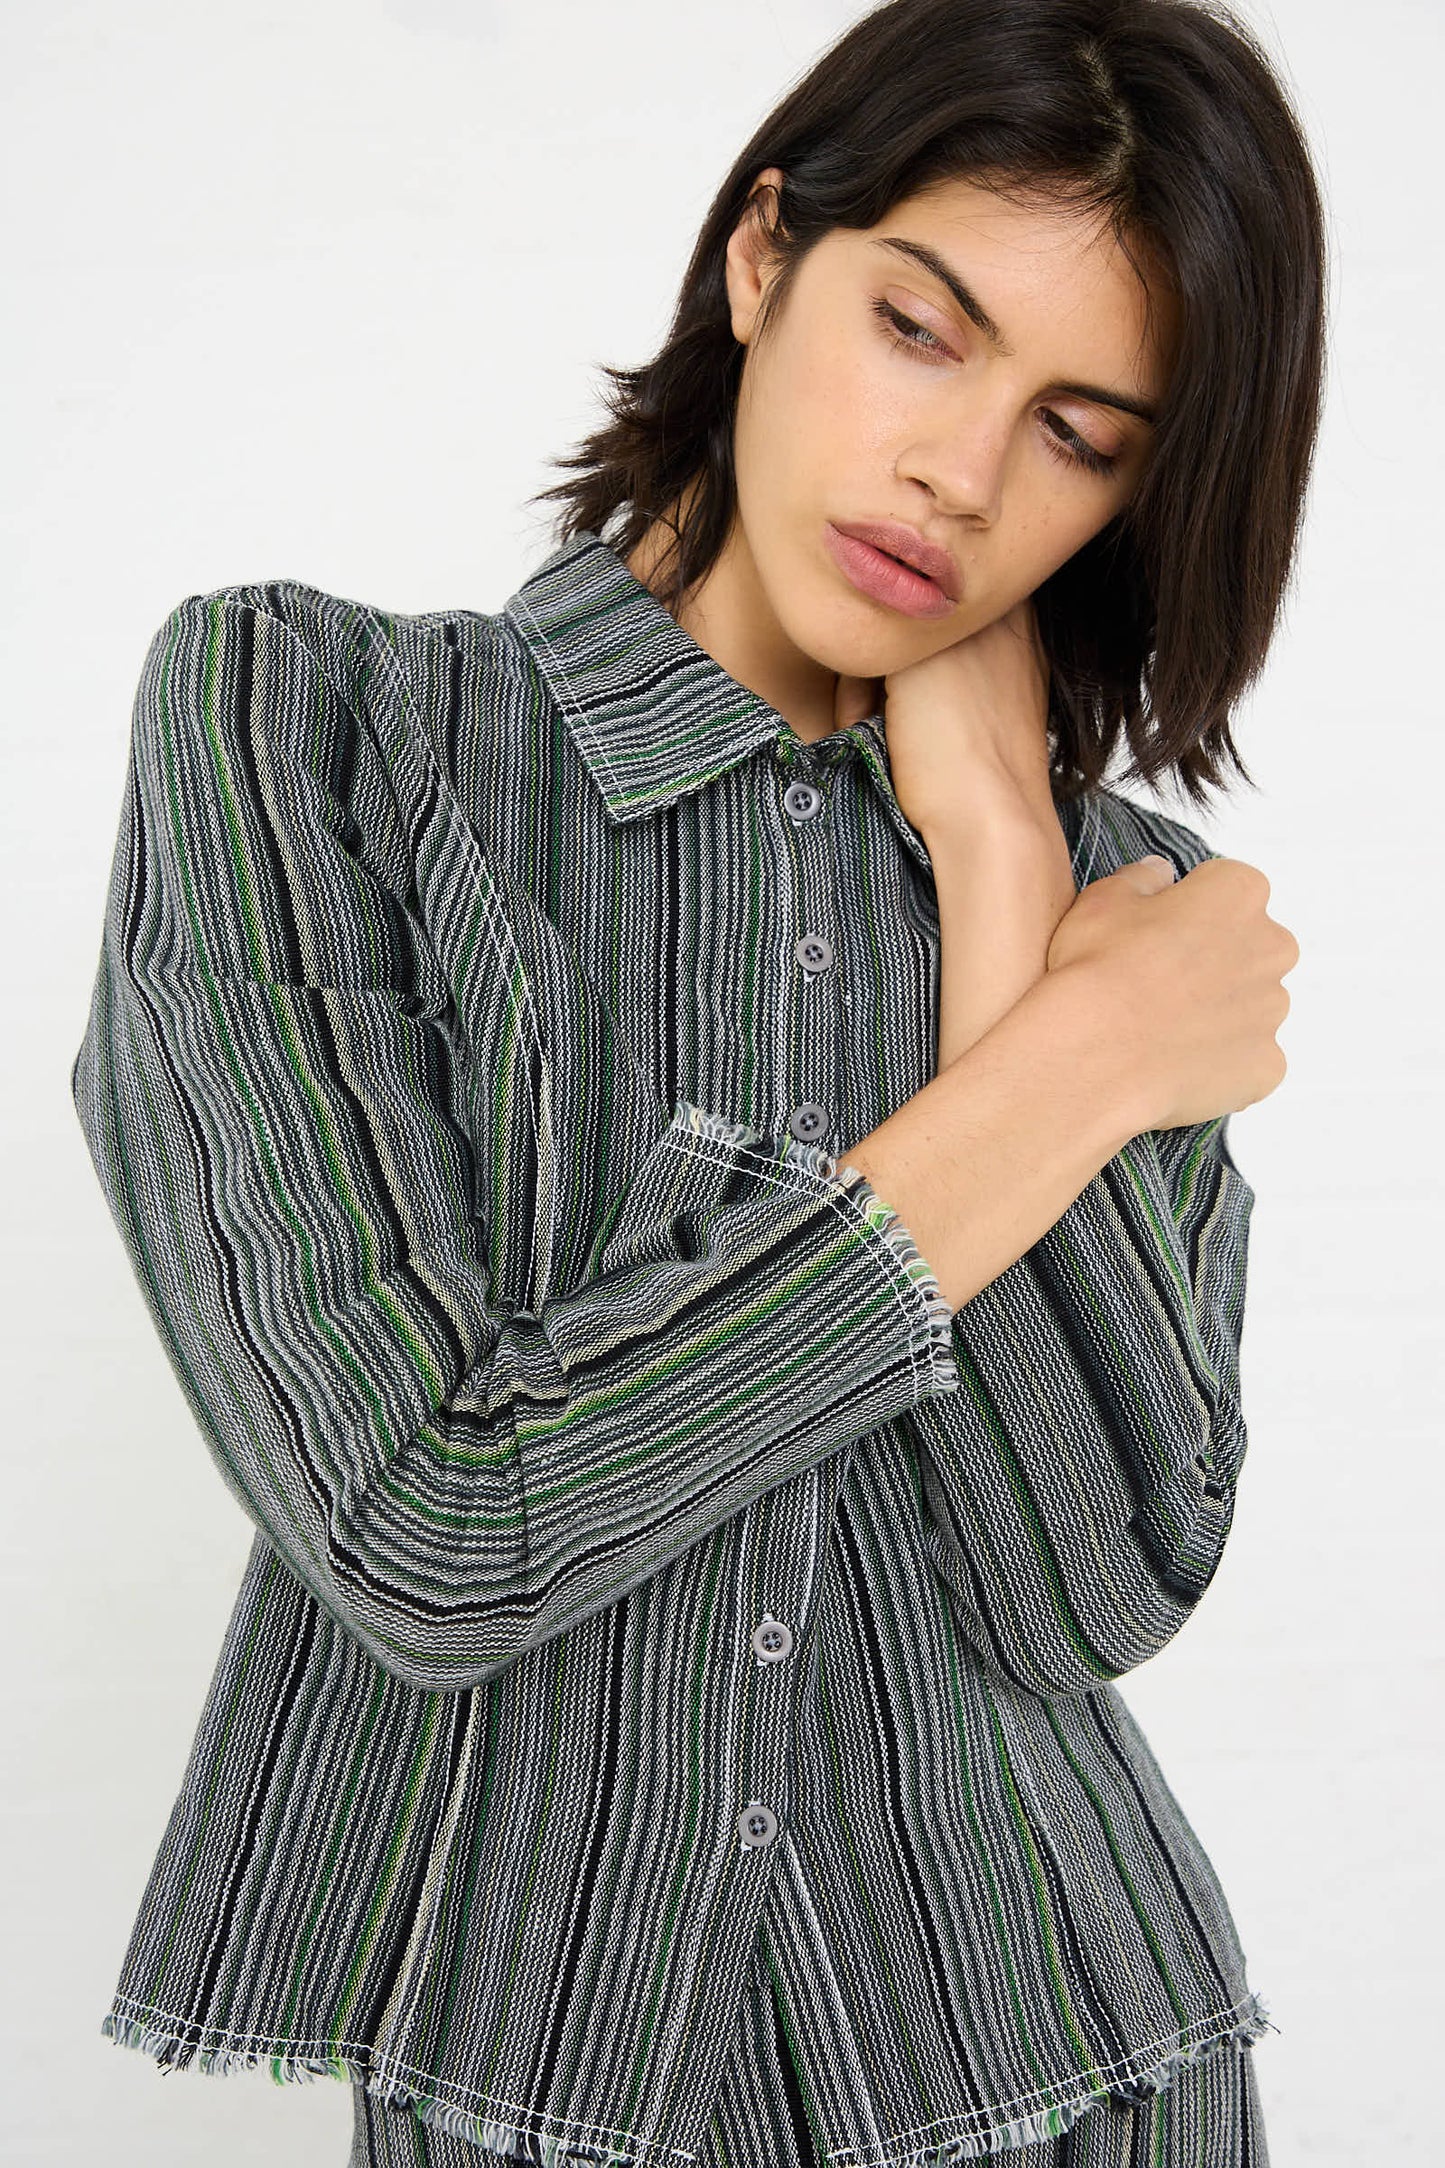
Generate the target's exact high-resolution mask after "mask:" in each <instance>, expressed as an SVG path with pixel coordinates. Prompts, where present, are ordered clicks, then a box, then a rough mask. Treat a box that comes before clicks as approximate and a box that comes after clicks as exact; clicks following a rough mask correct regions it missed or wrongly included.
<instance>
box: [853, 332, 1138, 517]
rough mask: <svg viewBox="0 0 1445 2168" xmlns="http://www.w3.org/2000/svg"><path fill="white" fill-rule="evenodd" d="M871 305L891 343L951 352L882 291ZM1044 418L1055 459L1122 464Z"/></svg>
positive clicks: (1059, 421) (1107, 468)
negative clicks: (885, 296) (886, 298)
mask: <svg viewBox="0 0 1445 2168" xmlns="http://www.w3.org/2000/svg"><path fill="white" fill-rule="evenodd" d="M868 305H869V307H870V308H871V310H872V311H873V314H874V315H875V316H876V317H877V318H878V320H879V322H880V323H881V324H882V325H883V327H884V329H885V330H886V332H887V333H888V339H889V343H890V345H893V346H896V347H899V348H901V349H902V351H903V352H904V353H906V354H948V353H951V351H952V349H951V348H950V347H947V346H945V345H944V343H943V341H942V339H940V338H939V336H938V334H937V332H934V331H930V330H929V329H928V326H927V325H926V324H918V323H915V322H914V320H913V318H912V317H911V316H905V315H904V314H903V311H902V310H901V309H895V308H894V306H893V304H892V302H891V301H888V300H885V298H884V296H883V295H882V294H875V295H874V296H873V297H872V298H871V300H870V301H869V304H868ZM1041 419H1042V422H1043V428H1044V442H1045V444H1046V445H1047V446H1048V449H1049V451H1050V452H1051V453H1052V454H1053V456H1054V458H1055V459H1061V460H1063V461H1065V463H1066V464H1068V465H1070V466H1075V467H1084V468H1086V469H1087V470H1088V471H1089V473H1091V474H1110V473H1112V472H1113V470H1114V468H1115V467H1117V466H1118V464H1119V455H1118V453H1117V452H1101V451H1100V450H1099V449H1098V447H1097V445H1093V444H1090V443H1089V441H1088V439H1087V438H1086V437H1081V436H1080V435H1079V432H1078V430H1077V429H1071V428H1070V427H1069V424H1068V423H1067V422H1066V421H1065V420H1064V418H1063V416H1062V415H1061V414H1055V413H1053V412H1052V411H1051V410H1050V409H1049V408H1048V407H1045V408H1044V409H1043V412H1042V415H1041Z"/></svg>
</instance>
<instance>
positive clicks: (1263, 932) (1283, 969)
mask: <svg viewBox="0 0 1445 2168" xmlns="http://www.w3.org/2000/svg"><path fill="white" fill-rule="evenodd" d="M1268 900H1269V881H1268V879H1267V877H1266V876H1265V875H1264V874H1263V873H1261V872H1260V870H1259V868H1258V867H1257V866H1251V865H1248V864H1246V862H1245V861H1244V860H1243V859H1239V858H1207V859H1205V860H1204V861H1203V863H1202V864H1200V865H1197V866H1194V867H1192V868H1191V869H1190V871H1189V872H1188V873H1186V874H1185V875H1184V876H1183V878H1182V879H1180V880H1176V879H1175V878H1174V869H1173V867H1172V866H1171V865H1170V864H1169V861H1168V860H1167V859H1165V858H1162V857H1159V856H1157V855H1155V854H1154V853H1152V852H1151V854H1150V855H1149V856H1148V857H1147V858H1142V859H1139V860H1137V861H1135V863H1133V864H1132V865H1127V866H1121V867H1120V868H1119V870H1118V872H1117V873H1111V874H1108V875H1106V876H1105V877H1104V878H1103V879H1102V880H1098V881H1091V882H1089V883H1088V884H1087V885H1086V886H1085V887H1084V888H1083V889H1081V890H1080V892H1079V894H1078V896H1077V897H1076V898H1075V900H1074V902H1073V903H1072V904H1071V905H1070V907H1069V909H1068V910H1067V911H1066V912H1065V913H1064V916H1063V917H1062V918H1061V919H1060V921H1059V923H1058V925H1057V927H1056V928H1055V930H1054V935H1053V939H1052V940H1051V942H1050V943H1049V950H1048V968H1049V970H1050V971H1054V970H1065V969H1069V968H1073V967H1075V966H1083V967H1085V968H1086V969H1087V970H1089V971H1090V972H1091V973H1093V974H1094V976H1095V981H1096V984H1097V986H1098V988H1099V989H1100V990H1101V993H1102V998H1103V999H1104V1000H1105V1001H1106V1002H1107V1003H1108V1004H1109V1006H1110V1008H1111V1011H1112V1013H1113V1017H1114V1022H1115V1027H1116V1029H1117V1031H1118V1034H1119V1043H1120V1050H1121V1054H1122V1056H1123V1058H1124V1059H1125V1061H1126V1062H1127V1064H1128V1066H1129V1076H1130V1090H1131V1094H1132V1095H1133V1096H1134V1098H1135V1102H1136V1105H1137V1106H1138V1108H1139V1109H1140V1110H1141V1111H1142V1113H1143V1115H1144V1119H1143V1120H1142V1121H1141V1122H1140V1123H1139V1128H1140V1129H1141V1130H1142V1129H1144V1128H1151V1129H1172V1128H1175V1127H1178V1126H1180V1125H1181V1124H1184V1123H1192V1122H1204V1121H1212V1120H1213V1119H1214V1118H1215V1116H1216V1115H1220V1114H1227V1113H1233V1112H1236V1111H1237V1110H1238V1109H1239V1108H1241V1107H1247V1106H1250V1105H1252V1104H1253V1103H1254V1102H1255V1101H1256V1100H1259V1099H1263V1098H1266V1097H1267V1096H1268V1094H1269V1093H1270V1092H1272V1091H1274V1090H1275V1089H1276V1088H1277V1087H1278V1085H1279V1084H1280V1083H1282V1081H1283V1079H1284V1075H1285V1070H1286V1068H1287V1066H1288V1065H1287V1063H1286V1061H1285V1057H1284V1055H1283V1053H1282V1052H1281V1051H1280V1048H1279V1046H1278V1044H1277V1043H1276V1040H1275V1033H1276V1032H1277V1031H1278V1030H1279V1028H1280V1026H1281V1024H1282V1023H1283V1022H1284V1020H1285V1017H1286V1016H1287V1015H1288V1013H1289V1006H1290V997H1289V995H1288V993H1287V992H1286V991H1285V989H1284V986H1283V985H1282V983H1281V982H1282V980H1283V979H1284V977H1285V974H1286V973H1287V972H1289V971H1292V970H1293V969H1294V967H1295V965H1296V963H1298V961H1299V953H1300V951H1299V943H1298V942H1297V941H1296V940H1295V937H1294V935H1293V934H1292V933H1291V932H1290V931H1289V928H1288V927H1287V926H1282V925H1281V924H1280V923H1279V921H1278V920H1277V919H1273V918H1271V917H1270V916H1269V913H1268V912H1267V911H1266V909H1265V905H1266V903H1267V902H1268Z"/></svg>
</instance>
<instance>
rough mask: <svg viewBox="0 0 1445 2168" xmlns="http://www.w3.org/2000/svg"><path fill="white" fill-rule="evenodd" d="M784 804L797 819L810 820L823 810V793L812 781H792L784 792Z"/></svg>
mask: <svg viewBox="0 0 1445 2168" xmlns="http://www.w3.org/2000/svg"><path fill="white" fill-rule="evenodd" d="M783 804H784V805H785V806H786V807H787V809H788V811H789V813H790V814H791V815H792V817H793V819H794V820H795V821H810V820H811V819H812V818H813V815H814V814H815V813H817V812H820V811H821V810H822V805H823V793H822V792H821V791H820V790H815V789H814V788H813V785H812V784H811V783H804V782H801V781H800V782H795V783H790V784H789V785H788V787H787V789H786V790H785V791H784V792H783Z"/></svg>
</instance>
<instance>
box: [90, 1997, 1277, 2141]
mask: <svg viewBox="0 0 1445 2168" xmlns="http://www.w3.org/2000/svg"><path fill="white" fill-rule="evenodd" d="M1231 2015H1232V2016H1233V2020H1234V2022H1233V2023H1232V2024H1230V2025H1229V2026H1228V2027H1227V2028H1226V2030H1224V2031H1223V2032H1216V2033H1209V2034H1207V2035H1206V2036H1205V2037H1204V2038H1203V2039H1202V2040H1196V2041H1193V2042H1188V2043H1181V2045H1180V2046H1179V2047H1177V2048H1175V2049H1174V2050H1173V2052H1172V2053H1171V2054H1169V2055H1165V2056H1162V2057H1160V2058H1159V2059H1158V2060H1157V2061H1155V2062H1151V2063H1146V2064H1144V2065H1143V2066H1142V2067H1141V2068H1139V2069H1137V2070H1130V2069H1129V2068H1128V2067H1127V2065H1126V2066H1121V2067H1120V2068H1119V2070H1118V2071H1117V2072H1116V2073H1112V2074H1110V2075H1109V2076H1108V2078H1107V2081H1106V2082H1104V2083H1102V2084H1101V2085H1100V2086H1099V2087H1098V2088H1097V2089H1096V2090H1095V2091H1092V2092H1088V2093H1083V2094H1080V2095H1079V2096H1078V2097H1076V2098H1075V2099H1073V2100H1064V2101H1059V2102H1056V2103H1055V2105H1054V2106H1052V2107H1039V2108H1035V2109H1034V2110H1033V2111H1032V2112H1031V2113H1029V2114H1027V2115H1021V2116H1015V2117H1013V2118H1011V2119H1010V2120H1008V2121H1006V2122H1002V2123H996V2124H994V2125H993V2126H992V2127H991V2128H990V2129H988V2130H986V2131H977V2132H972V2133H965V2134H962V2135H960V2136H957V2137H953V2138H946V2139H943V2140H941V2141H940V2142H938V2143H936V2144H933V2145H924V2146H915V2147H913V2148H912V2149H911V2150H909V2151H907V2152H903V2153H887V2154H884V2153H883V2152H882V2151H881V2149H880V2151H879V2153H877V2154H875V2155H871V2156H868V2157H865V2156H864V2155H863V2154H861V2153H860V2152H859V2150H858V2148H856V2147H851V2148H849V2147H845V2148H844V2149H842V2150H841V2151H836V2152H830V2153H829V2154H828V2156H827V2158H828V2168H946V2164H947V2163H949V2162H951V2161H959V2160H978V2159H982V2158H984V2157H985V2156H987V2155H990V2154H993V2153H1002V2152H1006V2151H1009V2150H1011V2149H1012V2148H1014V2147H1017V2146H1026V2145H1039V2144H1043V2143H1046V2142H1047V2141H1048V2140H1049V2139H1051V2138H1062V2137H1064V2136H1065V2135H1066V2134H1067V2132H1069V2131H1071V2130H1072V2129H1073V2127H1074V2125H1075V2124H1076V2123H1077V2122H1079V2121H1080V2119H1081V2118H1082V2117H1083V2116H1085V2115H1088V2114H1090V2113H1091V2112H1092V2111H1093V2110H1095V2109H1097V2108H1101V2107H1103V2106H1105V2105H1106V2103H1108V2102H1109V2101H1118V2102H1122V2103H1126V2104H1131V2105H1142V2104H1143V2103H1145V2102H1147V2101H1149V2100H1151V2099H1153V2098H1154V2097H1155V2096H1156V2095H1158V2094H1160V2093H1163V2092H1166V2091H1167V2090H1168V2088H1169V2086H1170V2085H1171V2084H1172V2083H1173V2080H1174V2077H1175V2075H1176V2073H1177V2072H1178V2071H1180V2070H1183V2069H1186V2068H1187V2067H1188V2066H1189V2065H1191V2064H1193V2063H1198V2062H1201V2061H1202V2060H1203V2059H1204V2058H1205V2057H1206V2056H1210V2055H1216V2054H1222V2053H1223V2052H1225V2051H1226V2050H1228V2049H1234V2050H1236V2051H1242V2050H1244V2049H1245V2048H1248V2047H1252V2046H1253V2044H1254V2042H1255V2041H1256V2040H1259V2039H1261V2038H1262V2037H1263V2036H1264V2034H1265V2033H1267V2032H1278V2030H1279V2027H1278V2026H1277V2025H1276V2024H1275V2023H1274V2022H1273V2020H1272V2019H1271V2018H1270V2016H1269V2014H1268V2010H1267V2008H1266V2005H1265V2003H1264V2000H1263V1998H1262V1997H1261V1996H1259V1995H1251V1996H1249V1997H1248V1998H1247V2000H1245V2001H1244V2002H1242V2003H1240V2004H1238V2005H1237V2006H1236V2009H1235V2011H1234V2012H1233V2013H1231ZM100 2029H101V2032H102V2034H103V2035H104V2037H105V2038H106V2039H108V2040H112V2041H114V2042H115V2043H116V2045H117V2046H119V2047H128V2048H138V2049H139V2050H140V2051H141V2052H142V2053H143V2054H146V2055H149V2056H151V2057H152V2058H153V2059H154V2061H155V2062H156V2064H157V2066H158V2068H159V2069H160V2071H161V2072H162V2074H164V2073H165V2072H167V2071H170V2070H182V2069H185V2068H186V2067H187V2066H188V2065H189V2064H190V2063H192V2062H195V2063H196V2064H197V2066H198V2067H199V2068H200V2069H201V2070H202V2071H204V2072H206V2073H209V2074H215V2075H218V2076H221V2077H224V2076H226V2075H227V2074H228V2073H229V2072H231V2071H233V2070H252V2069H258V2068H260V2067H261V2066H262V2065H264V2066H265V2068H266V2069H267V2071H268V2072H269V2074H270V2076H271V2077H272V2078H273V2079H274V2080H275V2082H276V2083H277V2084H294V2083H297V2082H306V2081H309V2080H312V2079H315V2078H322V2077H329V2078H339V2079H341V2080H342V2081H343V2082H346V2083H349V2084H357V2085H362V2086H364V2087H365V2089H366V2091H367V2092H368V2093H369V2094H371V2095H372V2096H373V2097H374V2098H376V2099H378V2100H382V2101H385V2102H387V2103H388V2104H390V2105H393V2106H395V2107H398V2108H403V2109H409V2110H410V2111H411V2113H412V2114H413V2115H415V2116H416V2117H417V2118H418V2120H419V2121H420V2122H422V2123H425V2124H428V2125H430V2126H432V2127H434V2128H435V2129H437V2130H439V2131H441V2132H443V2133H445V2134H446V2135H447V2136H449V2137H454V2138H461V2139H464V2140H466V2141H468V2142H469V2143H470V2144H472V2145H475V2146H480V2147H481V2148H482V2149H483V2151H485V2152H490V2153H494V2154H501V2155H502V2156H503V2157H504V2158H507V2159H510V2160H516V2161H522V2162H526V2163H528V2164H530V2168H667V2164H669V2163H672V2164H686V2163H687V2162H689V2161H691V2160H692V2159H694V2158H695V2156H693V2155H691V2154H688V2153H686V2152H683V2151H681V2150H680V2149H678V2148H677V2147H672V2146H657V2145H653V2144H650V2143H649V2142H648V2141H646V2140H638V2141H636V2142H635V2143H628V2142H626V2141H624V2143H623V2144H622V2145H621V2146H620V2147H619V2145H618V2144H617V2142H616V2133H615V2132H614V2133H606V2132H601V2133H597V2132H591V2131H589V2130H588V2129H587V2128H586V2127H585V2126H582V2125H574V2126H573V2127H572V2129H571V2130H569V2131H566V2132H561V2133H553V2132H544V2131H535V2130H524V2129H521V2128H519V2126H518V2125H517V2124H516V2123H512V2122H499V2121H496V2120H493V2119H492V2118H489V2117H487V2116H482V2115H474V2114H473V2113H472V2112H471V2111H470V2110H469V2109H467V2108H463V2107H461V2106H459V2105H458V2104H457V2103H456V2102H454V2101H449V2100H441V2099H439V2098H438V2097H437V2096H436V2095H435V2094H432V2093H427V2092H423V2091H422V2090H420V2089H419V2088H418V2087H417V2086H416V2085H415V2084H413V2083H412V2082H411V2081H410V2080H409V2079H408V2078H406V2077H403V2076H402V2075H401V2074H400V2073H398V2072H396V2071H392V2070H387V2069H385V2068H382V2067H379V2066H378V2065H377V2063H376V2062H375V2061H374V2060H373V2058H372V2054H371V2051H370V2049H368V2048H366V2047H364V2046H363V2045H362V2044H361V2043H360V2042H357V2041H345V2042H342V2043H339V2044H338V2045H337V2046H336V2047H330V2046H326V2045H325V2044H323V2043H321V2042H319V2041H318V2042H315V2043H311V2042H305V2041H299V2042H298V2041H290V2042H286V2043H284V2044H283V2043H281V2042H277V2043H276V2046H277V2049H278V2050H279V2051H280V2052H276V2053H271V2052H269V2051H268V2047H267V2044H266V2042H264V2041H258V2040H256V2039H255V2038H254V2037H251V2038H248V2037H246V2036H245V2035H232V2036H231V2038H232V2040H233V2041H235V2042H236V2043H237V2044H235V2045H231V2046H227V2045H224V2044H216V2045H212V2046H209V2047H203V2046H202V2045H201V2044H200V2041H199V2040H198V2039H196V2038H195V2037H190V2036H188V2035H187V2034H186V2033H184V2032H177V2031H175V2030H174V2028H173V2027H171V2026H165V2025H154V2024H148V2023H147V2022H146V2021H145V2019H144V2018H140V2017H127V2016H125V2015H124V2014H123V2013H122V2012H121V2011H119V2010H118V2009H112V2010H110V2011H109V2012H108V2013H107V2015H106V2016H105V2018H104V2019H103V2020H102V2022H101V2028H100ZM196 2030H197V2028H195V2027H192V2028H191V2034H192V2035H193V2034H194V2033H195V2031H196ZM311 2049H314V2052H308V2050H311ZM347 2051H351V2052H347ZM1101 2075H1102V2074H1101Z"/></svg>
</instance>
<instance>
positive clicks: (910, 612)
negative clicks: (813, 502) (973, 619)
mask: <svg viewBox="0 0 1445 2168" xmlns="http://www.w3.org/2000/svg"><path fill="white" fill-rule="evenodd" d="M823 539H824V541H825V542H826V543H827V545H828V549H829V553H830V554H831V556H832V558H833V561H834V563H835V564H836V565H837V566H838V568H839V570H840V571H841V572H842V573H844V574H845V576H846V577H847V578H848V579H849V580H851V582H852V584H853V585H854V586H855V587H856V588H857V589H858V591H859V593H860V594H864V595H869V596H871V597H872V599H873V600H874V601H875V602H881V603H883V604H885V605H886V607H887V608H889V609H891V610H901V611H902V612H903V614H904V615H905V617H947V615H948V613H949V611H950V610H951V609H952V608H953V604H952V602H951V601H950V600H949V598H948V596H947V595H946V594H945V593H944V592H943V589H942V588H941V587H940V586H939V584H938V582H937V580H930V579H928V578H926V577H925V575H924V574H923V573H921V572H915V571H914V569H913V567H912V566H911V565H905V564H902V563H900V562H899V560H898V558H896V557H890V556H889V555H888V553H887V551H886V550H877V549H874V547H873V545H872V543H871V542H860V541H859V539H858V537H857V536H856V535H851V534H842V533H840V532H839V530H838V529H837V528H836V527H835V526H834V525H833V523H832V521H831V520H828V521H827V522H826V523H825V525H824V528H823Z"/></svg>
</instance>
